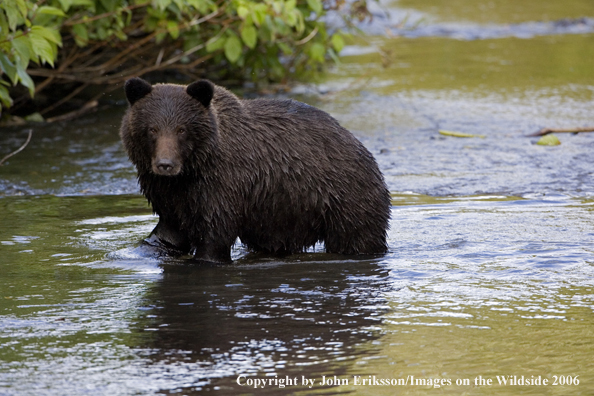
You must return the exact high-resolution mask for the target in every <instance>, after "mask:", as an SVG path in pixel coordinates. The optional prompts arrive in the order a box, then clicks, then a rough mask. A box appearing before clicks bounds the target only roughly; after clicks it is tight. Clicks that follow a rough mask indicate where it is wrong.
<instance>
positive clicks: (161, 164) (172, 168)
mask: <svg viewBox="0 0 594 396" xmlns="http://www.w3.org/2000/svg"><path fill="white" fill-rule="evenodd" d="M178 145H179V144H178V142H177V141H176V139H175V138H173V137H169V136H166V137H160V138H158V139H157V141H156V147H155V153H154V156H153V159H152V168H153V173H155V174H157V175H161V176H175V175H177V174H179V173H180V172H181V159H180V158H179V151H178Z"/></svg>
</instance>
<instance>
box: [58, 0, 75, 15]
mask: <svg viewBox="0 0 594 396" xmlns="http://www.w3.org/2000/svg"><path fill="white" fill-rule="evenodd" d="M58 1H59V2H60V5H61V6H62V9H63V10H64V11H66V12H68V10H69V9H70V7H71V6H72V1H70V0H58Z"/></svg>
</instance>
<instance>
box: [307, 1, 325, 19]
mask: <svg viewBox="0 0 594 396" xmlns="http://www.w3.org/2000/svg"><path fill="white" fill-rule="evenodd" d="M307 5H309V8H311V9H312V10H313V11H314V12H315V13H316V14H318V15H320V14H321V13H322V10H323V7H322V2H321V1H320V0H307Z"/></svg>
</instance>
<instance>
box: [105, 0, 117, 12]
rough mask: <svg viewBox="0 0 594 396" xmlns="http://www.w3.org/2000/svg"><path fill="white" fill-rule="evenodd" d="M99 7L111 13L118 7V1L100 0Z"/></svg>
mask: <svg viewBox="0 0 594 396" xmlns="http://www.w3.org/2000/svg"><path fill="white" fill-rule="evenodd" d="M101 5H102V6H103V8H105V11H113V10H115V9H116V6H117V5H118V0H101Z"/></svg>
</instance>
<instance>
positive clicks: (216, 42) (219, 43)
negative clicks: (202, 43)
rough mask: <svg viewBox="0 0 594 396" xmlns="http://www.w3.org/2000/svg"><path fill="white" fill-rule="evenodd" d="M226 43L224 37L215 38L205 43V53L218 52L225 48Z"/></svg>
mask: <svg viewBox="0 0 594 396" xmlns="http://www.w3.org/2000/svg"><path fill="white" fill-rule="evenodd" d="M226 41H227V39H226V38H224V37H218V38H217V37H215V38H212V39H210V40H208V41H207V42H206V52H209V53H210V52H215V51H218V50H220V49H221V48H223V47H224V46H225V42H226Z"/></svg>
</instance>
